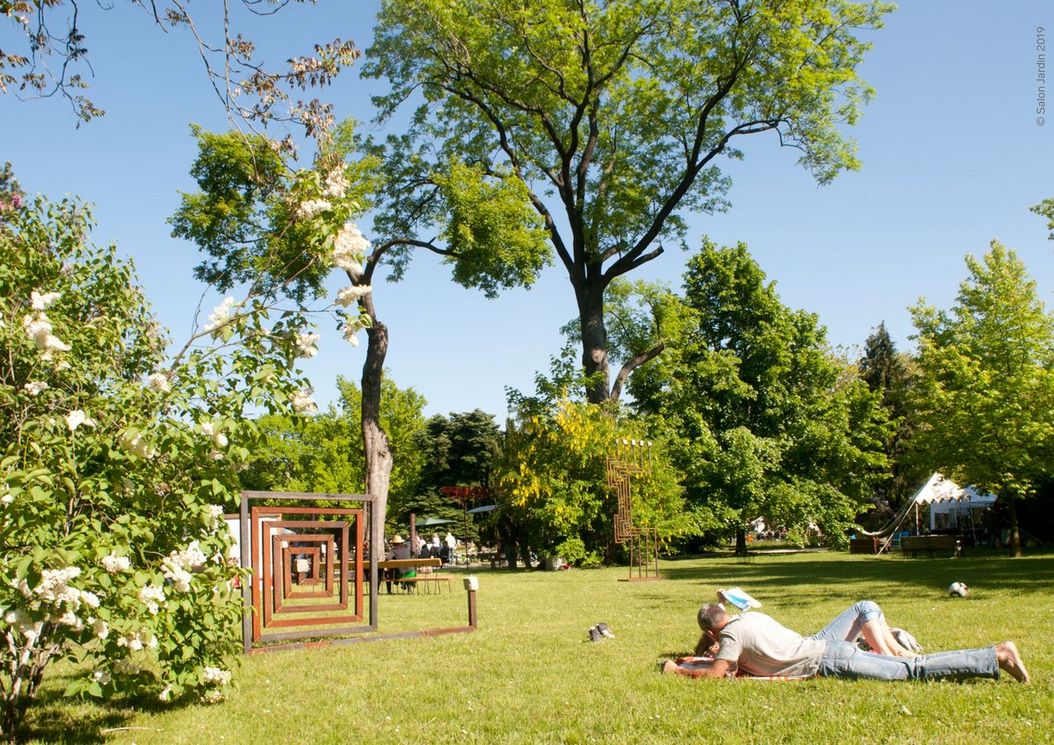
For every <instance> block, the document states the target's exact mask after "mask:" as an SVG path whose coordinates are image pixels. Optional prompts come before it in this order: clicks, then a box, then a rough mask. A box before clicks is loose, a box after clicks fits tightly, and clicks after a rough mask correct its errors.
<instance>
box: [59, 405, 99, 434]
mask: <svg viewBox="0 0 1054 745" xmlns="http://www.w3.org/2000/svg"><path fill="white" fill-rule="evenodd" d="M82 425H83V426H85V427H94V426H95V420H94V419H92V418H91V417H90V416H88V415H87V414H85V413H84V412H83V411H81V410H80V409H74V410H73V411H71V412H70V413H69V414H67V415H66V426H67V427H69V429H70V432H76V431H77V427H80V426H82Z"/></svg>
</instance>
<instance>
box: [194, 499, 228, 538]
mask: <svg viewBox="0 0 1054 745" xmlns="http://www.w3.org/2000/svg"><path fill="white" fill-rule="evenodd" d="M222 518H223V507H222V505H218V504H210V505H209V511H208V513H207V514H206V515H205V525H206V526H208V528H209V530H215V529H216V528H217V527H219V524H220V520H221V519H222ZM196 544H197V541H194V543H193V544H192V545H196Z"/></svg>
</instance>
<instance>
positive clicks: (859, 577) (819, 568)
mask: <svg viewBox="0 0 1054 745" xmlns="http://www.w3.org/2000/svg"><path fill="white" fill-rule="evenodd" d="M717 569H720V573H721V574H722V575H725V576H727V575H729V574H733V575H735V576H736V580H735V581H736V582H737V583H739V584H744V585H749V586H750V588H751V592H755V591H756V592H764V591H766V590H769V591H772V592H774V593H778V594H780V595H782V596H784V597H786V598H788V599H790V600H796V601H797V602H799V603H802V604H804V603H807V602H810V598H809V597H808V596H815V595H823V594H827V588H828V587H830V586H832V585H838V584H843V583H856V582H871V583H874V584H886V585H888V584H894V585H901V586H903V588H904V589H905V590H906V591H910V590H911V589H923V590H926V591H932V590H933V589H934V588H935V587H940V588H943V587H944V586H946V585H947V584H948V583H949V582H950V581H952V580H961V581H965V582H966V583H967V584H969V585H971V586H973V587H980V586H982V585H985V586H989V587H998V588H999V589H1001V590H1010V591H1014V592H1018V593H1030V592H1034V593H1041V592H1048V591H1049V587H1050V584H1051V582H1052V581H1054V556H1049V555H1047V556H1041V557H1034V558H1028V559H1018V560H1015V559H1008V558H1006V557H973V558H971V557H967V558H963V559H928V558H927V559H923V558H920V559H901V558H875V559H873V560H870V559H866V558H865V559H861V560H854V561H837V560H832V559H831V558H827V559H820V560H814V559H801V558H800V557H796V558H795V559H794V560H788V561H786V562H784V561H781V560H780V559H777V558H775V557H773V558H768V559H765V560H763V561H760V562H755V561H753V560H752V559H751V558H747V559H746V560H744V559H743V558H742V557H726V558H724V559H715V560H714V561H712V562H707V563H705V564H702V565H700V564H694V565H684V566H678V565H677V564H676V562H674V563H672V564H667V565H666V566H665V567H663V574H664V575H665V576H666V577H668V578H669V579H671V580H676V581H684V582H700V583H704V584H712V583H713V582H714V579H715V577H714V575H715V570H717ZM803 596H805V597H803Z"/></svg>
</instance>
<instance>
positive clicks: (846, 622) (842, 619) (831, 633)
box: [809, 600, 885, 642]
mask: <svg viewBox="0 0 1054 745" xmlns="http://www.w3.org/2000/svg"><path fill="white" fill-rule="evenodd" d="M884 618H885V616H883V615H882V609H881V608H879V607H878V604H877V603H873V602H872V601H870V600H861V601H860V602H859V603H854V604H853V605H850V606H849V607H848V608H846V609H845V610H844V611H842V612H841V614H839V615H838V616H837V617H836V618H835V619H834V620H833V621H831V622H830V623H829V624H827V625H826V626H825V627H824V629H823V631H821V632H819V633H818V634H814V635H813V636H811V637H809V638H810V639H827V640H833V639H837V640H839V641H846V642H853V641H856V637H858V636H860V630H861V629H863V628H864V624H865V623H867V622H868V621H874V620H883V619H884Z"/></svg>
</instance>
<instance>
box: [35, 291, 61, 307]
mask: <svg viewBox="0 0 1054 745" xmlns="http://www.w3.org/2000/svg"><path fill="white" fill-rule="evenodd" d="M60 297H62V293H59V292H45V293H44V294H43V295H41V294H40V292H38V291H37V290H33V291H32V292H31V293H29V304H30V305H31V306H32V308H33V310H47V309H48V307H49V306H50V305H51V304H52V303H54V302H55V301H56V300H58V299H59V298H60Z"/></svg>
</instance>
